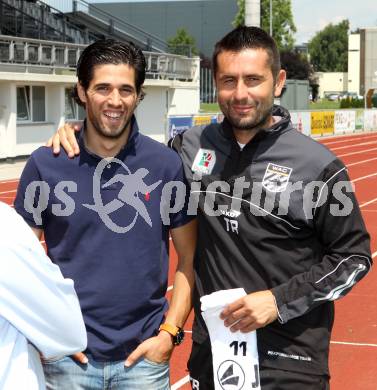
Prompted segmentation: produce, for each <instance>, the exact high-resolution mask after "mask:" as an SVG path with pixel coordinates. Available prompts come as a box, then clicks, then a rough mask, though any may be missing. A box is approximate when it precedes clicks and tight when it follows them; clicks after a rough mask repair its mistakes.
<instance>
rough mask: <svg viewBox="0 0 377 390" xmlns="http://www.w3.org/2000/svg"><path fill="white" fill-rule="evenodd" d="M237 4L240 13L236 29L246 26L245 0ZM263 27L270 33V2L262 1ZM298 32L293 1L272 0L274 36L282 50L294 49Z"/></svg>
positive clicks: (235, 21)
mask: <svg viewBox="0 0 377 390" xmlns="http://www.w3.org/2000/svg"><path fill="white" fill-rule="evenodd" d="M237 3H238V13H237V15H236V17H235V19H234V21H233V26H235V27H237V26H242V25H244V24H245V0H237ZM261 27H262V28H263V30H265V31H267V32H269V31H270V0H261ZM296 31H297V30H296V26H295V24H294V21H293V15H292V9H291V0H272V36H273V37H274V39H275V41H276V43H277V45H278V47H279V49H280V50H282V49H284V50H291V49H292V48H293V45H294V38H293V34H294V33H295V32H296Z"/></svg>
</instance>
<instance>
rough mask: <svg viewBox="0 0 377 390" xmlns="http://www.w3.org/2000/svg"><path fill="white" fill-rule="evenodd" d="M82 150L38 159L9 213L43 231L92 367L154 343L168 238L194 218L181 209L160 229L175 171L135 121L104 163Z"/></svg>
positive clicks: (175, 163)
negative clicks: (77, 310) (80, 319)
mask: <svg viewBox="0 0 377 390" xmlns="http://www.w3.org/2000/svg"><path fill="white" fill-rule="evenodd" d="M79 144H80V150H81V152H80V155H79V156H78V157H75V158H74V159H69V158H68V157H67V155H66V153H65V152H61V153H60V154H59V155H58V156H54V155H53V153H52V151H51V149H50V148H46V147H41V148H39V149H38V150H36V151H35V152H34V153H33V154H32V155H31V157H30V159H29V160H28V162H27V164H26V166H25V169H24V171H23V173H22V176H21V180H20V184H19V188H18V192H17V197H16V201H15V208H16V210H17V212H18V213H19V214H21V215H22V216H23V218H24V219H25V220H26V222H27V223H28V224H29V225H30V226H32V227H37V228H41V229H43V230H44V234H45V240H46V244H47V247H48V255H49V256H50V258H51V259H52V261H53V262H54V263H56V264H58V265H59V266H60V268H61V271H62V273H63V275H64V276H65V277H68V278H72V279H73V280H74V282H75V289H76V291H77V294H78V297H79V300H80V305H81V308H82V312H83V316H84V320H85V324H86V329H87V332H88V349H87V353H90V354H91V355H92V356H93V358H94V359H96V360H99V361H106V360H110V361H114V360H123V359H125V357H126V356H127V355H128V354H129V353H130V352H132V351H133V350H134V349H135V348H136V347H137V345H138V344H139V343H140V342H142V341H143V340H145V339H147V338H149V337H151V336H153V335H154V334H155V332H156V331H157V329H158V327H159V325H160V324H161V322H162V321H163V316H164V313H165V312H166V310H167V301H166V299H165V293H166V288H167V278H168V248H169V229H171V228H176V227H179V226H181V225H184V224H186V223H187V222H188V221H189V220H190V219H191V217H189V216H187V213H186V209H185V207H183V209H181V211H178V212H175V213H172V214H170V215H169V217H170V221H167V220H166V218H167V214H166V212H163V215H164V219H162V218H161V215H160V208H161V207H160V204H161V202H162V203H164V204H165V207H172V206H174V204H173V203H174V199H173V201H171V199H170V197H169V196H168V195H169V194H170V193H171V191H170V188H173V187H174V185H169V184H167V183H170V182H172V181H176V182H178V183H179V185H180V186H181V187H182V185H183V184H184V178H183V169H182V163H181V160H180V158H179V157H178V155H177V154H176V153H175V152H173V151H172V150H169V149H168V148H167V147H166V146H164V145H162V144H160V143H159V142H156V141H154V140H152V139H150V138H148V137H146V136H144V135H142V134H140V133H139V131H138V128H137V124H136V121H135V120H133V125H132V130H131V134H130V137H129V140H128V142H127V144H126V145H125V147H124V148H123V149H122V150H121V151H120V153H119V154H118V155H117V156H116V158H115V159H113V160H111V161H106V160H102V159H101V158H100V157H98V156H96V155H94V154H92V153H90V152H89V151H88V150H86V148H85V146H84V142H83V131H82V132H81V134H80V136H79ZM182 183H183V184H182ZM182 188H183V187H182ZM173 193H174V190H173ZM179 193H180V194H182V191H181V192H179V191H178V190H177V194H179ZM164 194H165V195H166V196H165V197H164ZM181 197H182V196H181ZM183 197H184V196H183ZM162 198H164V199H165V201H164V200H163V199H162ZM177 198H178V196H177ZM162 208H164V206H163V207H162ZM165 211H166V209H165ZM168 219H169V218H168ZM163 221H164V222H163ZM41 299H43V297H41Z"/></svg>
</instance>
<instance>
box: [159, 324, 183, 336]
mask: <svg viewBox="0 0 377 390" xmlns="http://www.w3.org/2000/svg"><path fill="white" fill-rule="evenodd" d="M179 329H180V328H178V326H174V325H171V324H168V323H167V322H165V323H163V324H161V325H160V328H159V330H164V331H165V332H168V333H170V334H171V335H172V336H173V337H175V336H176V335H177V333H178V332H179Z"/></svg>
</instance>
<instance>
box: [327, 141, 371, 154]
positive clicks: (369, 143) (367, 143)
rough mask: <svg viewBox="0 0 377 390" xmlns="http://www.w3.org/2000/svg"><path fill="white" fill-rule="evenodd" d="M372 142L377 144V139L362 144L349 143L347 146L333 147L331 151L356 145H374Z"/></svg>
mask: <svg viewBox="0 0 377 390" xmlns="http://www.w3.org/2000/svg"><path fill="white" fill-rule="evenodd" d="M372 144H377V141H369V142H362V143H360V144H354V143H352V145H347V146H339V147H338V148H331V151H332V152H333V151H335V150H340V149H349V148H354V147H356V146H365V145H372Z"/></svg>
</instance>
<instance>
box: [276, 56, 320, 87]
mask: <svg viewBox="0 0 377 390" xmlns="http://www.w3.org/2000/svg"><path fill="white" fill-rule="evenodd" d="M280 60H281V67H282V69H284V70H285V71H286V72H287V79H295V80H311V79H312V76H313V69H312V67H311V65H310V63H309V61H308V59H307V58H306V56H305V55H303V54H301V53H299V52H297V51H282V52H281V55H280Z"/></svg>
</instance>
